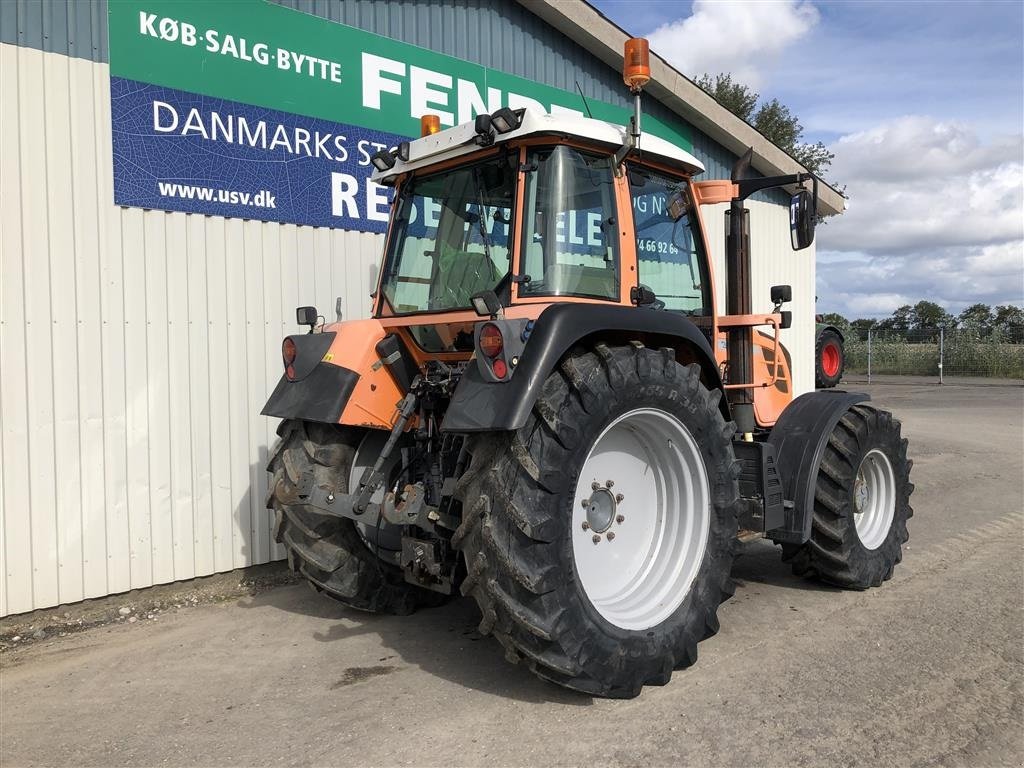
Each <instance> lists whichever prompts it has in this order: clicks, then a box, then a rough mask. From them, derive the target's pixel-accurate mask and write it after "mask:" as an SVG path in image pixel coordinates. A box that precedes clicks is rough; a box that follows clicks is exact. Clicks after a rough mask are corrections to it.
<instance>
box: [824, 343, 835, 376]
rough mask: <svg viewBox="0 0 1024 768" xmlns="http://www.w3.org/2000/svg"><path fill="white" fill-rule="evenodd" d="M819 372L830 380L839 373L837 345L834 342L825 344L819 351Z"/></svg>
mask: <svg viewBox="0 0 1024 768" xmlns="http://www.w3.org/2000/svg"><path fill="white" fill-rule="evenodd" d="M821 371H822V373H824V374H825V375H826V376H828V377H830V378H831V377H832V376H835V375H836V374H837V373H839V345H838V344H836V343H835V342H831V343H829V344H826V345H825V346H824V347H823V348H822V350H821Z"/></svg>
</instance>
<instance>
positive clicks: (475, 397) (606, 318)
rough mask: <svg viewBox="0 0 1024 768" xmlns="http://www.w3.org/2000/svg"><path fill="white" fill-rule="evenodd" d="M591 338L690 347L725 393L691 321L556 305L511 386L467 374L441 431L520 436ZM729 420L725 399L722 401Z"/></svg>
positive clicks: (708, 380) (639, 311)
mask: <svg viewBox="0 0 1024 768" xmlns="http://www.w3.org/2000/svg"><path fill="white" fill-rule="evenodd" d="M589 338H594V339H595V340H597V339H600V340H601V341H604V342H607V343H623V344H625V343H628V342H629V341H630V340H640V341H644V343H646V344H648V346H655V345H657V346H667V347H672V346H675V345H678V344H679V343H680V342H685V343H687V344H689V345H690V346H691V348H692V349H693V350H694V351H695V354H696V357H697V362H698V363H699V364H700V366H701V370H702V376H701V378H702V379H703V381H704V383H705V385H706V386H708V387H709V388H713V389H721V387H722V379H721V376H720V374H719V372H718V366H717V365H716V364H715V356H714V353H713V352H712V350H711V345H710V344H709V343H708V340H707V338H706V337H705V336H704V334H703V333H701V330H700V328H698V327H697V326H696V325H695V324H694V323H693V321H692V320H690V319H689V318H687V317H685V316H684V315H680V314H677V313H674V312H664V311H660V310H655V309H648V308H643V307H627V306H622V305H604V304H555V305H553V306H551V307H549V308H548V309H546V310H545V311H544V312H542V313H541V315H540V317H539V318H537V322H536V324H535V325H534V328H533V332H532V333H531V334H530V337H529V340H528V341H527V343H526V348H525V349H524V350H523V353H522V356H521V357H520V359H519V364H518V365H517V366H516V368H515V373H514V374H513V375H512V377H511V378H510V379H509V380H508V381H504V382H497V383H495V382H489V381H485V380H484V378H483V376H481V374H480V372H479V370H478V369H477V368H478V367H477V366H476V365H469V366H467V367H466V370H465V371H464V373H463V374H462V380H461V381H460V382H459V385H458V387H456V389H455V393H454V395H453V396H452V400H451V403H450V404H449V406H448V411H447V413H445V417H444V421H443V422H442V424H441V429H442V430H443V431H445V432H489V431H493V430H515V429H520V428H521V427H523V426H524V425H525V424H526V421H527V419H528V418H529V416H530V411H531V410H532V409H533V405H534V403H536V402H537V398H538V397H540V393H541V389H542V388H543V386H544V381H545V379H547V377H548V374H550V373H551V371H553V370H554V369H555V366H557V365H558V363H559V361H560V360H561V359H562V357H563V356H564V355H565V353H566V352H568V351H569V350H570V349H571V348H572V347H573V346H574V345H575V344H577V343H580V342H583V341H585V340H587V339H589ZM721 407H722V409H723V415H724V416H725V417H726V419H728V418H729V416H728V410H727V409H728V404H727V403H726V399H725V398H724V397H723V398H722V399H721Z"/></svg>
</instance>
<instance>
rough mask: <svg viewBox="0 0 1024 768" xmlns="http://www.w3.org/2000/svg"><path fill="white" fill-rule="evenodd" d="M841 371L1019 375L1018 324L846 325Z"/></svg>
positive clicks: (1022, 365) (1021, 333)
mask: <svg viewBox="0 0 1024 768" xmlns="http://www.w3.org/2000/svg"><path fill="white" fill-rule="evenodd" d="M843 347H844V351H845V353H846V366H845V374H846V375H847V376H849V375H855V376H867V377H868V381H870V380H871V377H872V376H874V375H896V376H934V377H935V378H936V380H937V381H938V383H940V384H941V383H943V381H944V379H946V378H950V377H976V378H988V379H1024V328H1014V329H1011V330H1010V331H993V332H991V333H988V334H981V333H979V332H977V331H974V330H970V329H952V330H950V329H945V328H935V329H924V330H908V331H892V330H866V331H861V332H857V331H851V332H849V333H848V334H847V336H846V339H845V340H844V344H843Z"/></svg>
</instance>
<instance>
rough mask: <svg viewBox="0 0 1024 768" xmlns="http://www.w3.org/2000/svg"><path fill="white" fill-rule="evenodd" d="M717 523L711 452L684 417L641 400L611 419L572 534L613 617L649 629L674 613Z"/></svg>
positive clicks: (595, 450)
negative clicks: (708, 463)
mask: <svg viewBox="0 0 1024 768" xmlns="http://www.w3.org/2000/svg"><path fill="white" fill-rule="evenodd" d="M609 505H610V507H611V510H610V513H609ZM710 527H711V492H710V489H709V483H708V475H707V470H706V469H705V466H704V458H703V457H702V456H701V452H700V448H699V447H698V445H697V442H696V440H694V439H693V436H692V435H691V434H690V431H689V430H688V429H687V428H686V427H685V426H683V424H682V422H680V421H679V420H678V419H676V418H675V417H674V416H672V415H671V414H668V413H666V412H665V411H659V410H655V409H653V408H640V409H637V410H634V411H630V412H628V413H625V414H623V415H622V416H619V417H618V418H617V419H615V421H613V422H612V423H611V424H609V425H608V426H607V427H605V429H604V431H603V432H602V433H601V434H600V436H599V437H598V438H597V440H595V441H594V445H593V447H592V448H591V449H590V453H589V454H588V456H587V459H586V461H585V462H584V463H583V469H582V470H581V471H580V475H579V480H578V482H577V486H576V493H575V498H574V500H573V513H572V531H571V535H572V551H573V558H574V560H575V563H576V574H577V577H578V579H579V582H580V585H581V586H582V588H583V591H584V592H585V593H586V596H587V598H588V599H589V600H590V603H591V605H593V607H594V608H595V609H596V610H597V612H598V613H600V614H601V616H602V617H603V618H604V619H605V620H606V621H608V622H609V623H611V624H614V625H615V626H617V627H620V628H622V629H628V630H642V629H648V628H650V627H654V626H657V625H658V624H660V623H661V622H663V621H665V619H667V618H668V617H669V616H671V615H672V614H673V613H674V612H675V610H676V609H677V608H678V607H679V606H680V605H681V604H682V602H683V600H685V599H686V595H687V594H688V593H689V591H690V589H691V587H692V585H693V582H694V579H696V577H697V573H698V571H699V570H700V566H701V563H702V562H703V560H704V550H705V547H706V545H707V540H708V532H709V530H710ZM595 540H596V543H595Z"/></svg>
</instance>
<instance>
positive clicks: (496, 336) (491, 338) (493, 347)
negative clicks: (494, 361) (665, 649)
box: [480, 323, 505, 373]
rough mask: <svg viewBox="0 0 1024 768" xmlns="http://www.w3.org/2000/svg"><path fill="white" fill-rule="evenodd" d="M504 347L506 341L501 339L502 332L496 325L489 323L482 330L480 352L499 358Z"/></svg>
mask: <svg viewBox="0 0 1024 768" xmlns="http://www.w3.org/2000/svg"><path fill="white" fill-rule="evenodd" d="M504 346H505V340H504V339H502V338H501V331H499V330H498V326H496V325H494V323H487V325H485V326H484V327H483V328H481V329H480V351H481V352H483V353H484V354H485V355H487V356H488V357H497V356H498V353H499V352H501V348H502V347H504ZM502 365H504V363H502ZM495 373H497V371H495Z"/></svg>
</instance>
